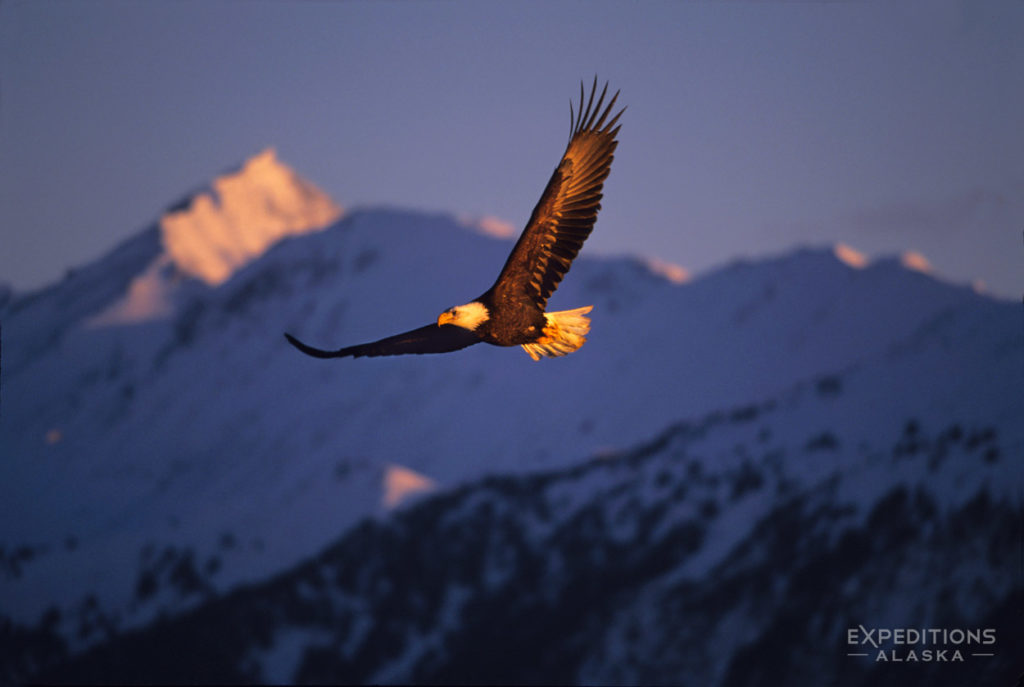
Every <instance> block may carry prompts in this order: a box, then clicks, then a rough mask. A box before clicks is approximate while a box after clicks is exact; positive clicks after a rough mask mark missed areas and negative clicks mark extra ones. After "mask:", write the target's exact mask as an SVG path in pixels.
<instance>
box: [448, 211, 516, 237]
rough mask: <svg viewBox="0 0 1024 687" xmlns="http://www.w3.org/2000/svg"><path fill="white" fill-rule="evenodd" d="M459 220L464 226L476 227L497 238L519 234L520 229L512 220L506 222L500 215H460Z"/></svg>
mask: <svg viewBox="0 0 1024 687" xmlns="http://www.w3.org/2000/svg"><path fill="white" fill-rule="evenodd" d="M457 219H458V222H459V224H461V225H462V226H464V227H468V228H470V229H475V230H477V231H479V232H480V233H482V234H484V235H486V236H493V237H494V238H496V239H511V238H515V237H516V236H517V235H518V234H519V230H518V229H516V227H515V225H514V224H512V223H511V222H506V221H505V220H503V219H501V218H500V217H495V216H493V215H483V216H481V217H476V216H473V215H459V216H458V218H457Z"/></svg>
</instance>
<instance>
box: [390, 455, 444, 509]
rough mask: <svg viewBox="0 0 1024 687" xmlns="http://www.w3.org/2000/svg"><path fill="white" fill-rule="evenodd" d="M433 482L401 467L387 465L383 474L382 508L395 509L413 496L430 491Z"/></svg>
mask: <svg viewBox="0 0 1024 687" xmlns="http://www.w3.org/2000/svg"><path fill="white" fill-rule="evenodd" d="M435 486H436V483H435V482H434V480H432V479H430V478H429V477H427V476H425V475H421V474H420V473H418V472H416V471H414V470H410V469H409V468H405V467H402V466H401V465H389V466H388V468H387V470H386V471H385V473H384V506H385V507H387V508H395V507H397V506H399V505H400V504H401V503H402V502H403V501H406V500H407V499H409V498H410V497H412V496H414V495H415V494H421V493H424V492H427V491H431V490H433V489H434V487H435Z"/></svg>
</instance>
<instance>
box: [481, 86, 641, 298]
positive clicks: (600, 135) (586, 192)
mask: <svg viewBox="0 0 1024 687" xmlns="http://www.w3.org/2000/svg"><path fill="white" fill-rule="evenodd" d="M607 91H608V84H607V83H606V84H605V86H604V90H602V91H601V96H600V97H599V98H598V100H597V104H596V105H594V95H595V93H596V92H597V77H594V86H593V88H592V90H591V92H590V99H589V100H588V102H587V106H586V109H584V108H583V96H584V93H583V84H582V83H580V109H579V112H578V116H577V115H576V114H574V113H573V110H572V103H571V102H570V103H569V116H570V123H571V129H570V135H569V145H568V147H567V148H566V150H565V154H564V155H563V156H562V161H561V162H560V163H559V165H558V168H557V169H555V172H554V174H552V175H551V180H550V181H548V185H547V187H546V188H545V189H544V193H543V194H542V195H541V197H540V201H539V202H538V203H537V207H535V208H534V209H533V214H532V215H530V221H529V222H527V223H526V228H525V229H523V233H522V235H521V236H520V237H519V241H518V242H517V243H516V245H515V247H514V248H513V249H512V253H511V254H510V255H509V256H508V260H506V262H505V266H504V267H503V268H502V270H501V274H500V275H499V276H498V280H497V281H496V282H495V283H494V286H492V287H491V291H490V292H491V293H493V294H494V296H495V297H496V298H497V300H498V301H499V302H502V301H505V300H515V301H523V300H532V301H533V302H534V303H535V304H536V305H537V307H539V308H541V309H544V307H545V306H546V305H547V300H548V298H549V297H550V296H551V294H552V293H553V292H554V291H555V289H556V288H558V284H559V283H560V282H561V281H562V277H563V276H565V273H566V272H568V271H569V267H570V265H571V264H572V261H573V259H574V258H575V257H576V255H577V254H578V253H579V251H580V248H582V247H583V242H584V241H586V240H587V237H588V236H590V232H591V231H592V230H593V228H594V222H595V221H596V220H597V211H598V210H600V209H601V196H602V194H601V189H602V187H603V186H604V180H605V179H606V178H607V177H608V171H609V170H610V169H611V164H612V159H613V153H614V152H615V147H616V146H617V145H618V142H617V141H616V140H615V136H616V134H618V132H619V128H620V127H618V126H615V125H616V123H617V122H618V121H619V117H621V116H622V113H623V112H625V110H626V108H622V109H621V110H619V112H618V113H617V114H615V115H614V116H613V117H612V118H611V119H610V120H609V119H608V116H609V114H610V113H611V111H612V107H613V106H614V105H615V101H616V99H617V98H618V97H619V94H618V92H616V93H615V95H614V96H612V99H611V101H610V102H609V103H608V105H607V106H606V107H605V108H604V110H602V109H601V107H602V105H603V104H604V97H605V94H606V93H607ZM606 120H608V121H607V123H606Z"/></svg>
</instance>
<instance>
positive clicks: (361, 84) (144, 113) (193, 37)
mask: <svg viewBox="0 0 1024 687" xmlns="http://www.w3.org/2000/svg"><path fill="white" fill-rule="evenodd" d="M1021 36H1024V2H1020V1H1019V0H1006V1H1003V2H996V1H991V2H990V1H988V0H949V1H939V0H927V2H913V1H911V2H898V3H891V2H866V3H841V2H779V3H775V2H757V3H754V2H750V3H744V2H715V3H712V2H696V3H681V2H654V1H653V0H648V1H644V2H638V3H626V2H568V1H560V2H553V3H547V2H545V3H541V2H517V3H499V2H486V3H471V2H462V1H459V0H451V1H447V2H429V1H428V2H423V3H406V2H373V3H371V2H358V1H353V2H304V3H292V2H260V1H251V2H242V1H239V0H235V1H229V0H222V1H217V0H214V1H211V2H191V1H187V0H185V1H174V2H159V1H153V2H138V1H136V0H125V1H110V0H93V1H89V2H69V1H57V0H20V1H19V0H8V1H6V2H3V3H2V4H0V245H2V246H3V248H2V250H0V281H6V282H9V283H11V284H12V285H13V286H14V287H15V288H16V289H18V290H25V289H31V288H35V287H38V286H42V285H44V284H46V283H49V282H51V281H53V280H55V279H57V278H59V277H60V276H61V275H62V274H63V272H64V270H65V269H67V268H68V267H71V266H75V265H79V264H82V263H84V262H86V261H88V260H91V259H93V258H95V257H98V256H99V255H100V254H102V253H104V252H106V251H107V250H109V249H110V248H112V247H113V246H114V245H115V244H116V243H117V242H118V241H120V240H121V239H123V238H125V237H127V236H128V235H130V234H132V233H134V232H136V231H138V230H140V229H141V228H142V227H144V226H145V225H147V224H148V223H150V222H151V221H152V220H154V219H156V217H158V216H159V214H160V213H161V211H162V210H163V209H164V208H165V207H167V206H169V205H171V204H172V203H174V202H175V201H177V200H178V199H179V198H180V197H181V196H182V195H184V194H185V193H186V192H188V191H190V190H192V189H193V188H195V187H196V186H198V185H200V184H202V183H204V182H206V181H208V180H209V179H210V178H211V177H213V176H215V175H216V174H219V173H221V172H222V171H224V170H226V169H228V168H232V167H234V166H236V165H237V164H238V163H240V162H241V161H242V160H243V159H245V158H247V157H250V156H251V155H253V154H255V153H257V152H259V151H260V150H261V149H263V148H264V147H267V146H274V147H275V148H276V149H277V152H278V155H279V157H280V158H281V159H282V160H283V161H284V162H286V163H287V164H289V165H291V166H292V167H293V168H295V169H296V170H297V171H298V172H299V173H300V174H302V175H303V176H305V177H306V178H308V179H310V180H311V181H313V182H314V183H316V184H317V185H318V186H320V187H321V188H322V189H324V190H325V191H327V192H328V193H329V194H330V195H331V196H332V197H333V198H334V199H335V200H336V201H337V202H338V203H340V204H341V205H343V206H344V207H346V208H348V209H352V208H356V207H365V206H370V205H380V204H387V205H392V206H400V207H406V208H412V209H424V210H436V211H447V212H451V213H453V214H469V215H490V216H496V217H499V218H501V219H504V220H507V221H509V222H511V223H512V224H514V225H516V226H517V227H521V226H522V225H523V223H524V222H525V221H526V219H527V217H528V216H529V213H530V211H531V209H532V208H533V205H534V203H535V202H536V201H537V199H538V197H539V195H540V192H541V190H542V189H543V187H544V184H545V183H546V182H547V179H548V177H549V176H550V174H551V171H552V170H553V169H554V166H555V165H556V163H557V162H558V159H559V157H560V156H561V154H562V152H563V150H564V147H565V143H566V140H567V136H568V129H569V106H568V102H569V98H570V97H575V96H576V94H577V93H578V91H579V81H580V79H585V80H587V82H588V83H589V82H590V80H592V79H593V76H594V74H595V73H596V74H597V75H599V77H600V78H601V79H602V80H604V79H608V80H610V82H611V86H612V88H613V89H615V88H618V89H621V90H622V95H621V96H620V101H621V102H622V103H624V104H626V105H628V106H629V109H628V111H627V112H626V114H625V116H624V118H623V128H622V132H621V133H620V137H619V138H620V141H621V142H620V144H619V149H618V151H617V154H616V160H615V164H614V165H613V167H612V172H611V176H610V178H609V180H608V182H607V184H606V185H605V199H604V203H603V205H604V209H603V210H602V212H601V215H600V217H599V219H598V223H597V229H596V231H595V232H594V234H593V236H592V237H591V239H590V240H589V241H588V243H587V245H586V247H585V248H584V252H585V253H587V252H589V253H591V254H613V253H631V254H637V255H642V256H647V257H657V258H660V259H662V260H665V261H669V262H674V263H677V264H680V265H682V266H684V267H686V268H687V269H689V270H690V271H691V272H695V273H699V272H701V271H702V270H706V269H708V268H711V267H714V266H716V265H720V264H721V263H723V262H725V261H728V260H731V259H734V258H737V257H757V256H761V255H766V254H775V253H779V252H782V251H785V250H789V249H791V248H793V247H795V246H797V245H802V244H809V245H825V244H831V243H834V242H837V241H842V242H845V243H848V244H850V245H852V246H853V247H855V248H857V249H859V250H861V251H863V252H865V253H867V254H868V255H869V256H872V257H878V256H881V255H885V254H891V253H897V252H902V251H905V250H914V251H918V252H920V253H923V254H924V255H925V256H926V257H927V258H928V259H929V260H930V261H931V263H932V265H933V266H934V267H935V269H936V271H937V272H939V273H940V274H942V275H945V276H947V277H949V278H950V279H952V280H954V281H957V282H963V283H967V282H971V281H973V280H974V279H981V280H983V281H984V282H985V284H987V286H988V287H989V289H990V290H991V291H992V292H994V293H996V294H998V295H1001V296H1008V297H1013V298H1020V296H1021V293H1022V292H1024V243H1022V232H1024V134H1022V133H1021V131H1022V128H1024V40H1021Z"/></svg>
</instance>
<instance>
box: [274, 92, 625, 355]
mask: <svg viewBox="0 0 1024 687" xmlns="http://www.w3.org/2000/svg"><path fill="white" fill-rule="evenodd" d="M607 92H608V84H607V83H606V84H605V86H604V89H603V90H602V91H601V95H600V96H599V97H598V98H597V103H596V104H595V103H594V96H595V95H596V93H597V77H595V78H594V85H593V87H592V88H591V91H590V98H589V99H588V101H587V105H586V108H584V107H583V98H584V90H583V84H582V83H581V84H580V103H579V109H578V110H576V111H575V112H574V111H573V107H572V102H570V103H569V120H570V133H569V145H568V147H567V148H566V149H565V154H564V155H563V156H562V161H561V162H559V163H558V167H557V168H556V169H555V172H554V174H552V175H551V180H550V181H549V182H548V185H547V187H546V188H545V189H544V193H543V194H542V195H541V197H540V201H539V202H538V203H537V207H535V208H534V209H533V214H532V215H530V221H529V222H527V223H526V228H525V229H523V233H522V235H521V236H520V237H519V240H518V241H517V242H516V245H515V247H514V248H513V249H512V253H511V254H510V255H509V256H508V260H506V261H505V266H504V267H503V268H502V270H501V273H500V274H499V275H498V279H497V281H495V282H494V285H493V286H492V287H491V288H489V289H488V290H487V291H485V292H484V293H483V295H481V296H480V297H478V298H476V299H474V300H472V301H470V302H469V303H466V304H465V305H458V306H455V307H453V308H449V309H448V310H445V311H444V312H443V313H441V314H440V315H438V318H437V323H436V324H428V325H427V326H425V327H420V328H419V329H414V330H412V331H410V332H405V333H404V334H397V335H395V336H389V337H388V338H386V339H381V340H380V341H374V342H372V343H364V344H358V345H356V346H346V347H344V348H339V349H337V350H334V351H325V350H321V349H318V348H313V347H312V346H308V345H306V344H304V343H302V342H301V341H299V340H298V339H296V338H295V337H294V336H292V335H291V334H285V338H287V339H288V341H289V342H290V343H291V344H292V345H293V346H295V347H296V348H297V349H299V350H300V351H302V352H303V353H305V354H306V355H311V356H313V357H316V358H344V357H346V356H352V357H354V358H358V357H361V356H382V355H403V354H409V353H416V354H420V353H448V352H449V351H457V350H459V349H461V348H466V347H467V346H472V345H473V344H476V343H480V342H485V343H489V344H493V345H495V346H522V347H523V349H525V350H526V352H527V353H529V354H530V357H531V358H533V359H534V360H540V359H541V357H548V356H562V355H566V354H569V353H572V352H573V351H575V350H577V349H578V348H579V347H580V346H582V345H583V343H584V342H585V341H586V334H587V332H589V331H590V318H588V317H587V316H586V314H587V313H588V312H590V310H591V309H592V307H593V306H586V307H583V308H576V309H575V310H564V311H561V312H545V308H546V306H547V302H548V298H550V296H551V294H552V293H553V292H554V291H555V289H557V288H558V284H559V283H560V282H561V281H562V277H564V276H565V273H566V272H568V271H569V267H570V265H572V261H573V259H574V258H575V257H576V255H577V253H579V251H580V248H582V247H583V242H584V241H586V240H587V237H588V236H590V232H591V230H593V228H594V222H595V221H596V220H597V211H598V210H600V209H601V189H602V187H603V186H604V180H605V179H606V178H607V177H608V172H609V170H610V169H611V165H612V159H613V155H612V154H613V153H614V152H615V147H616V146H617V145H618V141H616V140H615V137H616V135H617V134H618V133H619V128H620V126H616V124H617V123H618V121H619V117H621V116H622V113H623V112H625V109H626V108H622V109H621V110H619V111H618V112H617V113H616V114H615V115H614V116H609V115H611V112H612V108H613V107H614V106H615V101H616V99H617V98H618V97H619V94H618V92H616V93H615V95H613V96H612V98H611V100H610V101H609V102H608V104H607V106H605V105H604V100H605V95H606V94H607ZM602 108H603V109H602Z"/></svg>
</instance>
